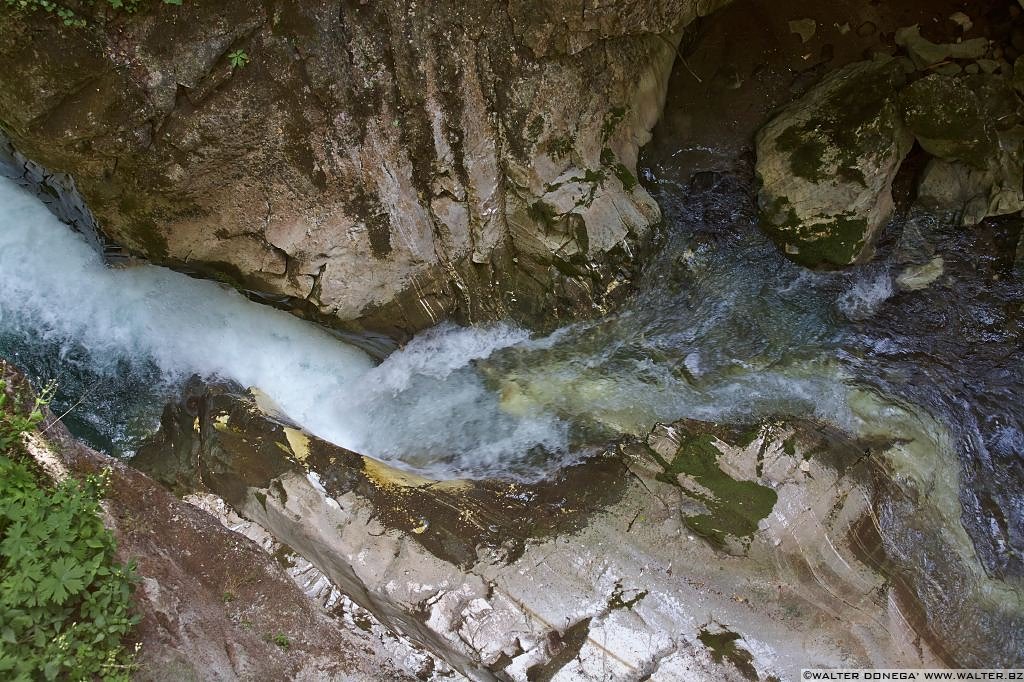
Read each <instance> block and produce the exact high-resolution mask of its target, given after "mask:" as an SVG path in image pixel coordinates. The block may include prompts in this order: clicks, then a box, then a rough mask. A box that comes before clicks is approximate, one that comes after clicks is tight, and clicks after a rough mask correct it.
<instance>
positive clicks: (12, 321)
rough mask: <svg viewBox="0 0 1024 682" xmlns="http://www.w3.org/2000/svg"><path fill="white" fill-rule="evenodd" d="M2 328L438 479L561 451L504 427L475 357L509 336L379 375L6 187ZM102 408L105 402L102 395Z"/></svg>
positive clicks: (306, 328)
mask: <svg viewBox="0 0 1024 682" xmlns="http://www.w3.org/2000/svg"><path fill="white" fill-rule="evenodd" d="M0 329H2V330H4V331H5V332H7V333H15V334H18V335H20V336H21V337H25V338H34V339H36V340H39V341H46V342H48V343H51V344H52V343H57V344H59V345H61V346H62V347H64V348H74V349H75V350H76V352H79V353H80V352H84V353H85V354H86V355H87V357H88V361H89V362H90V364H91V365H92V369H93V370H95V371H99V372H109V373H115V372H124V371H126V367H127V368H129V371H131V370H130V368H132V367H135V368H140V369H141V368H146V367H152V366H155V367H156V368H157V369H158V370H159V374H160V375H161V376H162V380H163V381H166V382H170V383H172V384H173V383H176V382H179V381H182V380H184V379H187V378H188V377H189V376H191V375H193V374H198V375H200V376H203V377H205V378H208V379H214V378H222V379H227V380H230V381H234V382H237V383H238V384H241V385H242V386H246V387H250V386H251V387H257V388H259V389H260V390H262V391H263V392H264V393H266V394H267V395H269V396H270V397H271V398H272V399H273V400H274V401H275V402H276V403H277V404H278V406H280V408H281V409H282V410H283V411H284V412H285V413H286V414H287V415H288V416H289V417H290V418H291V419H293V420H294V421H296V422H297V423H299V424H300V425H302V426H304V427H305V428H307V429H308V430H310V431H311V432H312V433H314V434H316V435H318V436H321V437H322V438H325V439H327V440H329V441H331V442H334V443H336V444H338V445H341V446H344V447H348V448H351V449H354V450H357V451H360V452H363V453H366V454H371V455H375V456H378V457H381V458H384V459H392V460H397V459H399V458H401V459H402V460H404V461H405V462H406V463H409V464H412V465H413V466H415V467H416V468H418V469H420V470H422V471H425V472H428V473H436V474H442V473H443V474H446V475H454V474H468V475H486V474H489V473H491V474H493V473H495V472H496V470H500V471H503V472H516V471H517V470H520V471H519V473H527V472H528V471H530V470H532V466H531V467H529V468H528V467H525V465H524V466H523V467H518V466H517V462H518V461H520V460H523V459H524V458H525V457H527V454H526V453H528V452H529V451H530V450H531V449H534V448H537V447H538V446H540V447H541V448H543V449H544V450H546V451H548V452H549V453H559V452H564V451H565V450H566V443H567V435H566V434H567V429H566V426H565V424H563V423H562V422H561V421H559V420H558V419H557V418H556V417H554V416H551V415H545V414H542V413H540V412H538V413H536V414H528V415H517V416H515V417H512V416H510V415H508V414H506V413H505V412H503V411H502V410H501V408H500V406H499V405H498V401H497V399H496V398H495V397H494V396H493V395H492V394H491V392H490V391H488V390H487V389H486V387H485V386H484V384H483V382H482V380H481V378H480V377H479V376H478V375H477V374H476V373H475V372H474V371H472V369H471V367H470V363H471V361H473V360H475V359H479V358H485V357H487V356H488V355H490V354H491V353H492V352H494V351H495V350H497V349H500V348H505V347H508V346H510V345H514V344H517V343H521V342H523V341H525V340H527V338H528V335H527V334H526V333H525V332H523V331H521V330H518V329H515V328H513V327H508V326H495V327H491V328H487V329H461V328H456V327H453V326H445V327H441V328H438V329H435V330H431V331H430V332H428V333H425V334H423V335H421V336H419V337H417V338H416V339H415V340H413V341H412V342H411V343H410V344H408V346H406V347H405V348H404V349H402V350H400V351H398V352H396V353H394V354H392V355H391V356H390V357H389V358H388V359H387V360H385V361H384V362H383V363H382V364H381V365H379V366H375V365H374V362H373V361H372V360H371V358H370V357H369V356H367V355H366V354H365V353H364V352H362V351H361V350H359V349H357V348H354V347H352V346H349V345H347V344H345V343H343V342H341V341H339V340H338V339H336V338H335V337H333V336H331V335H330V334H328V333H327V332H325V331H323V330H321V329H319V328H317V327H316V326H314V325H311V324H309V323H306V322H303V321H301V320H299V319H297V318H295V317H293V316H291V315H289V314H287V313H284V312H281V311H277V310H274V309H271V308H268V307H266V306H261V305H258V304H256V303H253V302H251V301H249V300H247V299H246V298H244V297H243V296H241V295H240V294H238V293H237V292H235V291H233V290H231V289H229V288H227V287H225V286H222V285H219V284H216V283H213V282H208V281H202V280H196V279H193V278H190V277H187V276H185V275H181V274H179V273H175V272H172V271H170V270H167V269H164V268H159V267H155V266H140V267H133V268H128V269H116V268H108V267H106V266H105V265H104V263H103V262H102V260H101V258H100V256H99V255H98V254H97V253H96V252H95V251H94V250H93V249H92V248H90V247H89V246H88V245H87V244H86V242H85V241H84V239H82V238H81V237H80V236H79V235H76V234H75V233H74V232H72V231H71V230H70V229H69V228H68V227H67V226H66V225H64V224H63V223H61V222H60V221H59V220H57V218H56V217H54V216H53V215H52V214H51V213H50V212H49V211H48V210H47V209H46V208H45V207H44V206H43V205H42V204H40V203H39V201H38V200H37V199H35V198H34V197H33V196H31V195H30V194H28V193H27V192H25V191H24V190H22V189H21V188H19V187H17V186H16V185H14V183H12V182H11V181H9V180H6V179H0ZM98 398H99V399H102V398H103V397H102V396H98Z"/></svg>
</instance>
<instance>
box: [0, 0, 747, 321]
mask: <svg viewBox="0 0 1024 682" xmlns="http://www.w3.org/2000/svg"><path fill="white" fill-rule="evenodd" d="M726 2H727V0H673V1H672V2H650V1H649V2H641V3H630V4H629V5H628V7H624V6H620V4H618V3H612V4H607V5H600V6H598V5H597V4H596V3H584V4H583V5H582V7H581V6H580V5H579V4H572V5H570V4H569V3H567V2H554V3H550V2H545V3H537V2H529V1H527V0H510V1H509V2H495V1H493V0H475V1H472V2H463V3H451V2H442V3H423V4H414V3H405V2H396V1H391V2H373V3H357V2H350V1H348V0H345V1H341V2H337V1H335V2H312V1H306V2H276V1H273V0H267V1H265V2H256V3H242V4H239V3H229V2H225V1H224V0H216V1H213V2H202V3H200V2H189V1H187V0H186V2H185V3H184V4H183V5H182V6H181V7H171V6H166V5H157V4H154V5H153V6H152V7H148V6H147V7H146V8H145V9H144V10H140V11H139V12H137V13H134V14H125V13H120V12H113V11H111V10H109V8H105V7H97V8H94V10H93V11H94V12H95V14H93V15H91V16H86V19H87V26H86V27H84V28H77V29H74V28H66V27H63V26H61V25H60V24H59V22H58V21H56V20H55V19H53V18H52V17H49V16H45V15H43V14H42V13H38V14H22V13H18V12H12V11H11V10H9V9H6V8H5V9H3V10H0V31H2V33H3V34H4V36H5V40H4V41H3V45H2V46H0V129H3V130H4V131H6V133H7V134H8V135H9V136H10V138H11V139H12V141H13V142H14V144H15V146H16V147H17V148H18V149H20V150H21V151H22V152H23V153H24V154H25V155H26V156H27V157H29V158H31V159H33V160H34V161H36V162H38V163H39V164H41V165H42V166H45V167H46V168H49V169H51V170H52V171H59V172H66V173H70V174H73V176H74V178H75V180H76V181H77V185H78V188H79V190H80V191H81V193H82V195H83V196H84V198H85V200H86V202H87V204H88V206H89V207H90V208H91V209H92V211H93V213H94V214H95V216H96V218H97V220H98V222H99V224H100V227H101V228H102V231H103V232H104V233H105V234H106V235H107V236H109V237H110V238H111V239H113V240H114V241H116V242H118V243H119V244H121V245H123V246H125V247H127V248H128V250H129V251H131V252H132V253H134V254H137V255H140V256H144V257H146V258H148V259H150V260H152V261H154V262H158V263H162V264H166V265H170V266H172V267H178V268H181V269H186V270H190V271H194V272H198V273H202V274H204V275H207V276H212V277H216V278H219V279H222V280H224V281H228V282H230V283H231V284H233V285H235V286H237V287H239V288H242V289H248V290H254V291H257V292H260V293H261V294H263V295H264V296H265V297H267V298H269V299H271V300H274V301H276V302H278V303H279V304H282V305H286V306H290V307H292V308H294V309H296V310H297V311H299V312H302V313H304V314H306V315H309V316H311V317H315V318H317V319H320V320H322V321H328V322H333V323H336V324H340V323H347V326H348V327H350V328H356V329H362V328H365V329H373V330H377V331H383V332H385V333H388V334H390V335H392V336H395V337H404V336H406V335H408V334H409V333H410V332H412V331H415V330H417V329H420V328H423V327H426V326H429V325H432V324H434V323H436V322H438V321H439V320H441V319H444V318H447V317H454V318H456V319H458V320H460V321H464V322H472V321H477V320H483V319H487V318H495V317H499V316H500V317H504V316H513V317H516V318H518V319H520V320H522V321H524V322H527V323H531V324H538V325H543V324H545V323H554V322H557V321H558V320H560V319H563V318H570V317H574V316H579V315H585V314H587V313H590V312H593V311H595V310H597V309H600V306H601V305H602V303H603V302H604V301H605V300H606V294H607V293H608V292H609V291H611V290H613V289H615V288H616V287H617V286H618V285H619V284H621V283H622V281H623V280H624V279H626V278H628V277H629V276H630V275H631V274H632V268H633V267H634V266H635V264H636V261H637V255H638V252H639V251H640V250H642V247H643V245H644V244H645V243H646V242H647V240H648V238H649V236H650V232H651V226H652V225H654V224H655V223H656V222H657V221H658V220H659V217H660V213H659V210H658V207H657V205H656V204H655V203H654V201H653V200H652V199H651V197H650V196H649V195H648V194H647V193H646V191H644V189H643V188H642V187H641V186H640V185H639V184H638V183H637V180H636V176H635V169H636V157H637V151H638V148H639V146H640V145H642V144H643V143H644V142H646V140H647V139H648V137H649V135H648V131H649V130H650V128H651V127H652V126H653V125H654V123H655V120H656V119H657V117H658V115H659V113H660V110H661V106H662V103H663V99H664V94H665V87H666V81H667V79H668V75H669V72H670V70H671V65H672V63H673V61H674V58H675V55H676V52H675V45H676V43H677V42H678V39H679V36H680V32H681V30H682V29H683V27H685V26H686V25H687V24H689V23H690V22H692V21H693V20H694V19H695V18H697V17H698V16H700V15H703V14H706V13H708V12H711V11H712V10H714V9H715V8H716V7H718V6H720V5H723V4H725V3H726ZM230 55H235V56H234V59H232V57H231V56H230ZM243 56H244V58H243ZM246 60H247V61H246ZM242 62H245V63H242Z"/></svg>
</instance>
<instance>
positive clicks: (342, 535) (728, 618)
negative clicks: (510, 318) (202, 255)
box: [136, 392, 1018, 680]
mask: <svg viewBox="0 0 1024 682" xmlns="http://www.w3.org/2000/svg"><path fill="white" fill-rule="evenodd" d="M168 414H169V415H176V416H175V417H174V418H173V419H165V426H164V431H163V432H162V433H161V434H159V436H158V437H157V438H155V439H154V440H153V441H152V442H151V443H150V445H149V446H147V447H146V448H143V449H142V450H141V451H140V454H139V456H138V458H137V460H136V463H137V464H138V465H139V466H141V467H143V468H146V469H150V470H153V471H154V473H155V474H156V475H157V476H159V477H160V479H161V480H164V481H166V482H167V483H169V484H171V485H173V486H175V487H176V488H177V489H178V490H179V491H181V492H184V491H186V490H189V489H197V488H205V489H207V490H212V491H213V492H214V493H215V494H217V495H220V496H222V497H223V498H224V500H225V501H227V503H228V504H229V505H231V506H232V507H233V508H234V509H235V510H237V511H238V513H239V514H241V515H242V516H243V517H245V518H246V519H248V520H249V522H250V523H255V524H258V526H259V527H261V528H263V529H266V531H267V532H269V533H270V534H271V535H273V536H274V538H276V541H277V542H279V543H283V544H284V545H287V546H288V547H291V548H292V549H294V551H295V552H296V553H297V554H298V555H300V556H301V557H302V558H303V561H305V562H309V564H311V565H312V566H314V567H316V569H317V570H318V571H320V572H321V573H322V575H323V576H325V577H326V578H327V579H328V580H329V581H330V582H331V583H332V584H333V585H334V586H335V587H336V588H337V589H339V590H340V591H341V592H342V593H344V594H347V595H348V596H349V597H350V598H351V599H352V600H353V601H354V602H355V603H357V604H358V605H359V606H361V607H363V608H365V609H366V610H367V611H369V612H370V613H371V614H372V615H373V617H374V618H375V619H377V620H379V622H380V623H382V624H384V625H385V626H387V627H388V628H390V629H391V630H393V631H394V632H396V633H399V634H400V635H401V636H402V637H404V638H407V639H408V640H409V641H411V642H413V643H415V644H416V645H418V646H420V647H422V648H424V649H425V650H427V651H428V652H430V653H431V654H433V655H436V656H437V657H439V658H440V659H443V661H444V662H445V663H446V664H447V665H450V666H452V668H454V669H455V670H457V671H459V672H460V673H461V674H464V675H466V676H467V677H469V678H471V679H475V680H536V679H547V680H642V679H649V678H650V677H651V676H652V675H653V676H654V679H659V680H661V679H666V680H693V679H734V680H743V679H758V678H759V679H771V677H772V676H775V677H776V678H778V679H789V678H790V677H792V676H793V675H794V674H795V671H797V670H798V669H799V668H800V667H805V666H808V665H813V666H822V667H862V666H874V667H903V666H909V667H934V666H939V665H943V664H948V663H950V662H953V661H972V660H978V658H977V657H981V658H982V660H988V661H992V660H996V658H998V657H999V656H1000V655H1003V656H1004V657H1005V656H1010V657H1011V658H1012V657H1014V656H1016V654H1015V653H1013V652H1014V651H1015V648H1014V647H1012V646H1011V647H1006V646H1005V643H1004V642H1002V640H1001V637H1002V636H1003V635H1002V634H1000V635H999V636H998V637H991V636H990V635H992V633H993V632H999V633H1005V632H1007V631H1012V630H1013V628H1014V627H1016V626H1014V625H1013V622H1017V621H1015V620H1014V619H1015V618H1017V617H1018V616H1016V615H1012V613H1011V612H1014V613H1015V611H1014V608H1013V607H1011V606H1010V605H1009V602H1006V604H1004V606H1006V608H1007V609H1009V610H1008V611H1005V612H1003V611H1000V610H999V609H996V610H995V611H993V612H991V613H990V612H988V611H986V610H985V609H986V608H987V607H984V608H982V607H977V606H972V605H971V604H972V603H973V602H972V601H971V600H972V599H975V597H974V596H971V595H976V594H977V592H975V591H974V590H975V589H976V588H975V587H974V585H976V584H978V583H976V582H975V581H977V580H978V579H979V578H978V577H977V576H975V575H971V574H970V572H969V570H967V572H965V569H964V566H963V565H961V564H958V563H957V562H959V561H961V559H960V558H959V556H960V555H959V548H958V547H956V546H954V545H953V544H948V545H942V543H943V542H947V541H948V538H946V535H945V534H946V532H947V531H945V530H939V529H940V528H942V526H941V524H943V523H946V521H941V520H939V518H940V517H937V516H935V514H939V513H941V514H945V513H947V511H948V510H945V509H944V508H942V509H940V507H941V505H944V504H946V503H948V502H949V500H948V499H946V497H947V496H944V494H943V495H940V494H939V492H936V491H939V490H940V488H941V486H940V485H939V484H937V483H935V481H932V482H931V483H929V484H928V485H929V486H930V488H931V490H932V493H930V495H931V498H932V499H933V502H932V503H930V504H932V505H933V506H932V507H929V506H928V505H927V504H925V505H922V504H921V502H920V498H919V497H918V495H917V493H915V492H913V490H912V489H911V488H907V489H904V488H903V486H905V485H908V484H907V483H906V481H910V480H912V479H913V475H908V476H904V475H903V474H900V475H899V476H894V475H893V473H892V471H893V470H896V471H902V469H901V467H903V466H905V462H903V460H905V459H906V455H905V454H901V453H902V448H905V447H906V443H904V442H902V441H901V442H899V443H895V444H888V445H886V444H882V445H880V446H878V449H874V448H873V447H869V446H865V444H864V443H858V442H854V441H851V440H849V439H847V438H846V437H844V436H842V435H841V434H839V433H837V432H835V431H834V430H832V429H829V428H827V427H824V426H821V425H815V424H811V423H803V422H801V423H781V422H766V423H763V424H761V425H759V426H757V427H755V428H749V429H748V428H742V427H727V426H717V425H711V424H704V423H699V422H689V421H684V422H679V423H675V424H672V425H665V426H658V427H656V428H655V429H654V430H653V432H651V433H650V434H649V435H648V436H647V437H646V438H644V439H641V440H634V441H630V442H627V443H624V444H622V445H620V446H618V447H613V448H610V449H609V451H608V452H607V453H606V454H604V455H603V456H600V457H598V458H597V459H595V460H593V461H591V462H588V463H585V464H582V465H577V466H575V467H572V468H570V469H568V470H566V471H564V472H562V473H561V474H559V475H558V477H556V479H553V480H551V481H547V482H543V483H539V484H519V483H515V482H512V481H431V480H427V479H423V478H420V477H417V476H414V475H411V474H407V473H404V472H401V471H398V470H395V469H392V468H390V467H388V466H386V465H384V464H382V463H381V462H378V461H376V460H373V459H371V458H368V457H364V456H361V455H359V454H357V453H353V452H349V451H346V450H342V449H340V448H337V447H334V446H330V445H329V444H326V443H324V442H322V441H319V440H317V439H316V438H308V439H306V440H303V439H299V438H296V437H295V436H294V434H293V433H292V431H293V429H292V427H290V426H287V425H284V424H281V423H279V422H275V421H274V420H273V419H269V418H267V417H266V416H264V415H262V414H261V413H260V411H259V408H258V407H257V406H256V405H255V403H254V402H253V401H252V400H251V399H247V398H239V397H238V396H236V395H233V394H230V393H218V392H214V393H211V394H209V395H206V396H205V397H196V396H193V398H192V399H190V400H189V401H186V403H184V404H183V405H181V406H171V407H169V408H168ZM296 444H299V445H296ZM296 448H297V449H296ZM886 448H888V449H886ZM171 453H174V456H173V457H170V454H171ZM901 458H902V459H901ZM174 459H177V460H178V462H179V463H178V464H174V463H173V460H174ZM915 461H916V460H915ZM196 463H198V464H196ZM939 469H941V467H939V468H937V469H936V470H935V471H939ZM932 474H933V475H935V476H938V475H939V474H937V473H935V472H932ZM914 475H916V474H914ZM943 475H944V474H943ZM897 480H899V481H904V482H902V483H898V482H897ZM943 480H945V479H943ZM949 499H952V500H953V501H954V502H955V494H954V495H952V497H950V498H949ZM954 520H955V515H954ZM935 524H939V525H935ZM923 529H931V530H923ZM922 532H923V533H926V534H927V537H928V538H932V539H930V540H927V541H926V540H924V539H922V537H921V533H922ZM961 535H962V529H961ZM908 543H909V544H908ZM908 552H909V553H908ZM302 565H303V566H304V565H305V564H302ZM940 565H941V567H939V566H940ZM928 566H931V567H932V569H934V571H932V570H931V569H927V567H928ZM926 571H930V572H926ZM935 580H939V581H940V582H943V583H944V584H945V583H949V584H956V585H958V586H959V588H958V589H960V590H961V591H962V594H963V598H962V599H960V598H958V599H956V600H952V601H950V600H948V599H946V598H944V597H943V599H942V601H945V602H948V603H946V604H945V605H942V604H939V603H938V600H937V595H938V594H943V595H945V594H947V592H946V591H944V590H939V592H938V593H936V594H932V592H933V591H934V590H933V588H932V587H930V586H932V585H933V584H934V581H935ZM977 589H988V588H977ZM997 591H998V589H997ZM954 602H955V603H954ZM1000 608H1002V607H1000ZM965 614H967V615H965ZM1002 619H1009V620H1002ZM965 623H968V624H969V625H966V626H965V625H964V624H965ZM964 627H970V628H972V629H973V632H974V634H973V635H972V636H970V637H967V636H965V634H964V630H963V628H964ZM993 628H994V629H993ZM983 632H988V633H989V634H982V633H983ZM985 647H989V648H988V649H985ZM998 649H1002V651H1003V653H1002V654H999V653H997V650H998ZM1005 662H1006V663H1007V664H1009V663H1010V660H1009V659H1007V660H1006V661H1005Z"/></svg>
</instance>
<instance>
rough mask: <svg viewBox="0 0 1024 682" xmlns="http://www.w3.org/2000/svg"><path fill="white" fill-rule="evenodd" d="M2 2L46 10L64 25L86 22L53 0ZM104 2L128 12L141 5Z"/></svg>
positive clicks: (134, 0) (174, 0)
mask: <svg viewBox="0 0 1024 682" xmlns="http://www.w3.org/2000/svg"><path fill="white" fill-rule="evenodd" d="M3 2H4V6H6V7H8V8H10V9H15V10H23V11H26V12H34V11H40V12H47V13H48V14H52V15H54V16H55V17H57V18H58V19H60V20H61V22H62V23H63V24H64V25H65V26H72V27H75V28H82V27H83V26H85V25H86V23H87V22H86V21H85V19H83V18H82V17H80V16H78V15H77V14H75V11H74V10H73V9H71V8H69V7H65V6H64V5H62V4H60V3H59V2H54V1H53V0H3ZM105 2H106V3H107V4H108V5H110V6H111V7H112V8H113V9H116V10H120V11H122V12H129V13H130V12H135V11H137V10H138V9H139V7H140V6H141V5H142V0H105ZM162 2H163V4H165V5H180V4H181V3H182V0H162ZM89 4H92V2H90V3H89Z"/></svg>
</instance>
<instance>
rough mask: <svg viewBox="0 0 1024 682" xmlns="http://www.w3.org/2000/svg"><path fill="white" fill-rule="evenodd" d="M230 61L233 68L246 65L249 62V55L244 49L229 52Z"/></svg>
mask: <svg viewBox="0 0 1024 682" xmlns="http://www.w3.org/2000/svg"><path fill="white" fill-rule="evenodd" d="M228 63H230V64H231V68H232V69H237V68H238V67H240V66H245V65H246V64H248V63H249V55H247V54H246V53H245V51H244V50H235V51H234V52H231V53H229V54H228Z"/></svg>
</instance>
